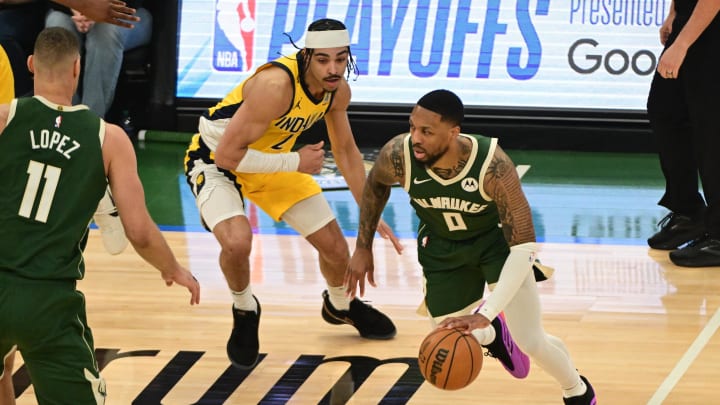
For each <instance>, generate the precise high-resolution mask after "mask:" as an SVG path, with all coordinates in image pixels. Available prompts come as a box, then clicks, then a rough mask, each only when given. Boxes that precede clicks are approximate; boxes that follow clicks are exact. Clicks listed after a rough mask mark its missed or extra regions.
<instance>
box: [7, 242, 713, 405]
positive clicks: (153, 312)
mask: <svg viewBox="0 0 720 405" xmlns="http://www.w3.org/2000/svg"><path fill="white" fill-rule="evenodd" d="M165 234H166V236H167V237H168V239H169V241H170V243H171V244H172V246H173V248H174V250H175V252H177V254H178V255H179V256H180V258H181V260H182V261H183V262H184V263H188V264H189V266H190V267H191V268H192V271H193V272H194V273H195V275H196V277H197V278H198V279H199V280H200V282H201V284H202V300H201V304H200V305H199V306H194V307H191V306H190V305H189V304H188V301H189V297H188V295H187V294H186V292H185V290H184V289H182V288H178V287H173V288H166V287H165V286H164V283H163V282H162V280H161V279H160V278H159V276H158V274H157V272H156V271H155V270H154V269H152V268H150V267H149V266H148V265H146V264H145V263H144V262H143V261H142V260H140V259H139V258H138V256H137V255H136V254H135V253H134V251H133V250H132V249H131V248H129V249H128V250H127V251H126V252H125V253H123V254H121V255H119V256H116V257H111V256H109V255H108V254H107V253H105V252H104V250H103V248H102V244H101V242H100V239H99V235H98V232H97V231H93V235H92V238H91V240H90V242H89V246H88V253H87V256H86V257H87V266H88V269H89V271H88V272H87V277H86V279H85V280H84V281H82V282H81V285H80V288H81V289H82V291H84V292H85V294H86V296H87V302H88V313H89V322H90V325H91V327H92V328H93V332H94V334H95V339H96V341H95V343H96V347H97V350H98V353H99V359H100V361H101V363H103V362H105V364H104V365H103V367H104V368H103V370H102V374H103V376H104V378H105V379H106V381H107V391H108V400H107V403H108V404H129V403H139V404H145V403H147V404H151V403H163V404H195V403H197V404H221V403H225V404H250V403H266V404H272V403H286V402H288V403H297V404H314V403H321V402H324V403H346V402H347V403H355V404H374V403H395V404H401V403H411V404H438V403H441V401H447V402H448V403H456V404H477V403H482V404H501V403H502V404H528V403H533V404H558V403H561V402H560V401H561V398H560V395H561V394H560V391H559V388H558V387H557V386H556V385H555V383H554V381H553V380H552V379H551V378H550V377H549V376H548V375H547V374H545V373H544V372H543V371H542V370H541V369H539V368H537V367H534V368H532V369H531V370H532V371H531V373H530V375H529V376H528V377H527V378H526V379H525V380H515V379H513V378H512V377H511V376H510V375H509V374H507V372H505V370H504V369H503V368H502V367H501V366H500V364H499V363H498V362H497V361H495V360H494V359H492V358H486V359H485V362H484V365H483V369H482V371H481V372H480V375H479V377H478V379H477V380H476V381H475V383H473V384H472V385H471V386H469V387H468V388H465V389H463V390H459V391H441V390H439V389H437V388H434V387H432V386H430V385H429V384H427V383H424V384H423V383H422V380H421V377H419V375H418V373H417V370H416V364H415V363H413V361H414V360H415V358H416V356H417V349H418V345H419V343H420V341H421V340H422V338H423V337H424V336H425V334H427V333H428V332H429V325H428V322H427V320H426V319H424V318H422V317H420V316H418V315H417V314H416V313H415V309H416V307H417V304H418V303H419V302H420V300H421V296H422V295H421V284H420V283H421V278H420V273H419V270H418V267H417V265H416V264H415V261H414V257H415V253H414V249H413V247H414V240H412V239H406V240H404V244H405V246H406V251H405V253H404V254H403V255H402V256H397V255H396V254H395V253H394V251H393V250H392V248H391V247H390V246H388V245H387V244H386V243H385V242H384V241H380V242H379V243H378V244H377V250H376V254H377V262H376V265H377V271H378V274H377V280H378V283H379V287H378V288H377V289H372V290H371V291H370V292H369V293H368V294H367V297H366V298H367V299H368V300H370V301H371V302H372V305H374V306H376V307H378V308H381V309H382V310H384V311H385V312H386V313H387V314H388V315H390V316H391V317H392V318H393V320H394V321H395V323H396V325H397V327H398V335H397V337H396V338H395V339H393V340H390V341H368V340H364V339H361V338H360V337H359V336H358V335H357V334H356V333H355V331H354V329H353V328H352V327H350V326H344V325H343V326H333V325H329V324H326V323H325V322H324V321H323V320H322V319H321V317H320V315H319V314H320V306H321V298H320V293H321V291H322V290H323V288H324V281H323V279H322V277H321V276H320V274H319V271H318V270H317V266H316V262H315V254H314V251H313V250H312V249H311V248H310V247H309V246H308V245H307V243H306V242H305V241H304V240H303V239H301V238H300V237H298V236H293V235H256V238H255V242H254V249H255V253H254V255H253V257H254V259H253V288H254V291H255V293H256V294H257V296H258V297H259V299H260V300H261V304H262V318H261V326H260V339H261V340H260V341H261V353H263V354H265V356H264V357H263V359H262V361H261V362H260V363H259V364H258V366H257V367H256V368H255V369H254V370H252V372H250V373H249V374H247V373H242V372H239V371H237V370H234V369H232V367H230V366H229V362H228V360H227V358H226V355H225V343H226V340H227V337H228V336H229V331H230V328H231V322H232V318H231V316H230V298H229V295H228V292H227V287H226V285H225V282H224V280H223V278H222V275H221V272H220V270H219V267H218V265H217V260H216V259H217V253H218V247H217V244H216V242H215V240H214V239H213V238H212V235H210V234H207V233H184V232H165ZM542 259H543V261H544V262H545V263H548V264H550V263H551V264H552V265H554V266H555V267H556V273H555V276H554V277H553V278H552V279H551V280H549V281H547V282H545V283H542V284H541V294H542V303H543V306H544V313H545V316H544V319H545V327H546V329H547V331H548V332H549V333H551V334H554V335H556V336H558V337H561V338H562V339H563V340H564V341H565V342H566V344H567V345H568V347H569V349H570V351H571V353H572V355H573V357H574V359H575V362H576V366H577V367H578V368H579V369H580V371H581V373H582V374H584V375H586V376H587V377H588V378H589V379H590V380H591V382H592V383H593V385H594V386H595V389H596V391H597V393H598V399H599V403H602V404H645V403H653V404H660V403H667V404H707V403H712V402H714V401H715V400H716V399H717V393H716V391H715V390H716V388H715V387H717V383H718V382H719V381H720V369H719V368H718V367H717V364H718V362H720V350H719V349H720V339H718V337H717V336H716V335H715V333H714V332H715V329H716V328H717V326H718V322H720V315H718V312H717V311H718V306H719V304H720V296H719V295H718V291H719V290H720V273H719V272H717V269H679V268H675V267H674V266H672V264H670V263H669V261H668V260H667V258H666V254H661V253H660V252H650V253H648V249H647V248H644V247H640V246H604V245H578V244H555V243H546V244H543V252H542ZM16 363H17V364H16V369H18V368H20V367H21V366H22V361H21V358H19V359H18V361H17V362H16ZM531 367H532V366H531ZM19 374H22V373H16V376H15V380H16V387H17V384H18V383H19V382H20V386H22V385H23V384H22V381H18V380H22V378H19V377H21V376H20V375H19ZM365 377H366V379H364V378H365ZM663 401H664V402H663ZM32 403H35V399H34V396H33V394H32V387H29V388H27V389H25V390H24V391H23V393H22V395H21V396H20V397H19V398H18V404H32Z"/></svg>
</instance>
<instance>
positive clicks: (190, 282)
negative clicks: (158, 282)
mask: <svg viewBox="0 0 720 405" xmlns="http://www.w3.org/2000/svg"><path fill="white" fill-rule="evenodd" d="M162 278H163V280H165V285H167V286H168V287H170V286H171V285H173V283H178V284H180V285H181V286H184V287H186V288H187V289H188V291H190V305H193V304H199V303H200V283H198V281H197V279H196V278H195V277H194V276H193V275H192V273H190V272H189V271H188V270H187V269H185V268H184V267H182V266H180V267H179V268H178V269H177V270H175V272H173V273H171V274H163V275H162Z"/></svg>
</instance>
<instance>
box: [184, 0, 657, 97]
mask: <svg viewBox="0 0 720 405" xmlns="http://www.w3.org/2000/svg"><path fill="white" fill-rule="evenodd" d="M670 3H671V1H670V0H332V1H330V0H299V1H288V0H275V1H273V0H212V1H208V0H182V2H181V5H180V19H181V20H180V33H179V51H178V64H177V68H178V83H177V94H176V95H177V97H178V98H222V97H223V96H224V95H225V94H226V93H227V92H229V91H230V90H231V89H232V88H233V87H234V86H236V85H237V84H239V83H240V82H241V81H242V80H243V79H245V78H246V77H248V76H249V75H250V74H251V73H252V72H253V71H254V70H255V69H256V68H257V67H258V66H260V65H262V64H263V63H265V62H268V61H270V60H273V59H275V58H277V57H279V56H281V55H292V54H294V53H295V52H297V50H298V48H302V47H303V45H304V35H305V31H306V29H307V26H308V25H309V24H310V23H311V22H312V21H314V20H316V19H319V18H325V17H328V18H334V19H337V20H340V21H342V22H344V23H345V25H346V26H347V28H348V30H349V32H350V36H351V42H352V43H351V52H352V55H353V57H354V58H355V60H356V62H357V67H358V70H359V74H358V75H354V74H351V75H350V78H349V82H350V86H351V89H352V92H353V103H355V104H370V105H373V104H413V103H414V102H415V101H416V100H417V99H418V98H419V97H420V96H422V95H423V94H425V93H426V92H427V91H429V90H432V89H437V88H446V89H449V90H452V91H454V92H456V93H457V94H458V95H459V96H460V97H461V98H462V99H463V101H464V102H465V104H466V105H467V106H469V107H472V106H477V107H515V108H527V107H530V108H560V109H611V110H644V109H645V103H646V100H647V92H648V90H649V86H650V81H651V79H652V75H653V74H654V70H655V66H656V64H657V60H658V57H659V55H660V52H661V51H662V46H661V44H660V40H659V28H660V26H661V25H662V23H663V21H664V19H665V16H666V15H667V13H668V10H669V7H670Z"/></svg>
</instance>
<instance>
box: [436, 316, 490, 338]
mask: <svg viewBox="0 0 720 405" xmlns="http://www.w3.org/2000/svg"><path fill="white" fill-rule="evenodd" d="M488 326H490V320H489V319H487V318H485V317H484V316H483V315H480V314H472V315H463V316H452V317H449V318H445V319H443V320H442V322H440V323H439V324H438V328H444V329H458V330H460V331H461V332H462V333H463V334H465V335H469V334H470V333H471V332H472V331H473V329H482V328H487V327H488Z"/></svg>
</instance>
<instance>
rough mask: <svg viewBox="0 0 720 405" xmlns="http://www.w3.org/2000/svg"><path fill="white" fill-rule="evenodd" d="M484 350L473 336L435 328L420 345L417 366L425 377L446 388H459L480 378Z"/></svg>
mask: <svg viewBox="0 0 720 405" xmlns="http://www.w3.org/2000/svg"><path fill="white" fill-rule="evenodd" d="M482 362H483V353H482V348H481V347H480V343H479V342H478V341H477V339H475V337H474V336H473V335H463V334H462V333H461V332H460V331H459V330H457V329H435V330H434V331H432V332H430V334H429V335H427V336H426V337H425V339H424V340H423V342H422V343H421V344H420V352H419V353H418V365H419V366H420V372H421V373H422V375H423V377H425V380H427V381H428V382H429V383H430V384H432V385H434V386H436V387H438V388H442V389H444V390H458V389H460V388H464V387H466V386H468V385H469V384H470V383H471V382H473V381H474V380H475V378H477V376H478V374H479V373H480V369H481V368H482Z"/></svg>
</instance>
